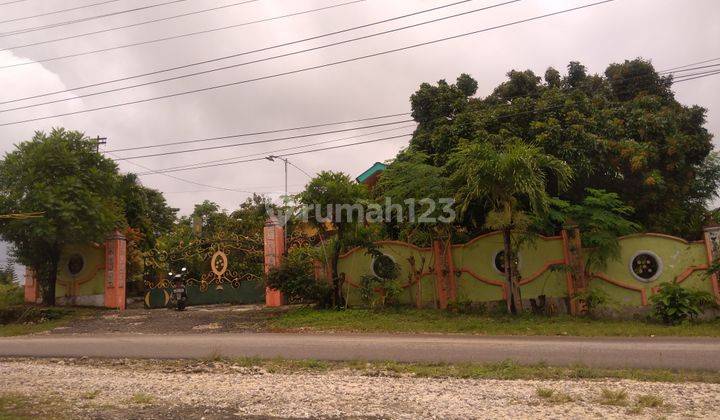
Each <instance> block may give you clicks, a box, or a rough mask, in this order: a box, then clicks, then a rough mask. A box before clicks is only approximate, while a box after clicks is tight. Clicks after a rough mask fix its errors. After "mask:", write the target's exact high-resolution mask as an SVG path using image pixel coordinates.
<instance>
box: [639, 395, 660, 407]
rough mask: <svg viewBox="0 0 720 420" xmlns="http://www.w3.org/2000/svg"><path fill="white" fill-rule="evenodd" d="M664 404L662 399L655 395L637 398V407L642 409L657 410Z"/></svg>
mask: <svg viewBox="0 0 720 420" xmlns="http://www.w3.org/2000/svg"><path fill="white" fill-rule="evenodd" d="M664 403H665V402H664V401H663V399H662V397H658V396H657V395H650V394H646V395H640V396H638V397H637V405H638V406H640V407H644V408H658V407H662V406H663V404H664Z"/></svg>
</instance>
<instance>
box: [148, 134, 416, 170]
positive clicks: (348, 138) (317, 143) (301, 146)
mask: <svg viewBox="0 0 720 420" xmlns="http://www.w3.org/2000/svg"><path fill="white" fill-rule="evenodd" d="M414 126H415V125H414V124H412V125H404V126H401V127H395V128H389V129H385V130H377V131H372V132H370V133H364V134H360V135H355V136H350V137H342V138H339V139H333V140H325V141H320V142H316V143H310V144H303V145H300V146H292V147H286V148H282V149H275V150H267V151H263V152H258V153H251V154H249V155H242V156H233V157H229V158H223V159H213V160H206V161H202V162H196V163H191V164H187V165H179V166H171V167H168V168H162V169H158V170H159V171H165V170H170V169H185V168H188V169H192V168H193V167H196V166H203V165H208V164H211V163H220V162H227V161H230V160H237V159H245V158H249V157H254V156H263V157H266V156H268V155H270V154H273V153H280V152H286V151H288V150H297V149H302V148H305V147H314V146H320V145H323V144H330V143H337V142H340V141H345V140H352V139H357V138H361V137H365V136H371V135H375V134H380V133H387V132H389V131H396V130H401V129H405V128H413V127H414ZM298 169H299V168H298ZM138 175H146V174H145V173H140V174H138Z"/></svg>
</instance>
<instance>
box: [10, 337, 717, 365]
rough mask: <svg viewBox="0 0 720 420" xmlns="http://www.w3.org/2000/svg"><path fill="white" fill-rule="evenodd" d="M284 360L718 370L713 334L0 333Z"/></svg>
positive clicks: (37, 341)
mask: <svg viewBox="0 0 720 420" xmlns="http://www.w3.org/2000/svg"><path fill="white" fill-rule="evenodd" d="M212 355H222V356H226V357H241V356H245V357H263V358H272V357H284V358H290V359H321V360H396V361H402V362H497V361H502V360H507V359H511V360H514V361H516V362H519V363H525V364H529V363H540V362H544V363H547V364H550V365H572V364H582V365H586V366H593V367H617V368H673V369H710V370H720V357H719V356H720V339H703V338H576V337H467V336H452V335H379V334H362V335H361V334H274V333H267V334H266V333H243V334H193V335H147V334H142V335H139V334H136V335H118V334H105V335H67V336H63V335H55V336H26V337H11V338H0V356H5V357H7V356H29V357H82V356H87V357H108V358H120V357H128V358H157V359H183V358H202V357H208V356H212Z"/></svg>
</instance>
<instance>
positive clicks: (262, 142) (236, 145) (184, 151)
mask: <svg viewBox="0 0 720 420" xmlns="http://www.w3.org/2000/svg"><path fill="white" fill-rule="evenodd" d="M411 121H413V120H404V121H397V122H389V123H380V124H372V125H366V126H362V127H351V128H342V129H338V130H330V131H323V132H320V133H310V134H298V135H295V136H286V137H276V138H272V139H265V140H254V141H248V142H244V143H232V144H223V145H220V146H210V147H198V148H195V149H183V150H173V151H170V152H161V153H151V154H147V155H137V156H129V157H122V158H117V159H115V160H116V161H120V160H130V159H142V158H149V157H157V156H168V155H177V154H181V153H191V152H201V151H206V150H217V149H227V148H230V147H240V146H247V145H251V144H264V143H273V142H277V141H284V140H293V139H299V138H305V137H315V136H322V135H325V134H334V133H345V132H348V131H357V130H362V129H365V128H375V127H386V126H388V125H395V124H400V123H406V122H411Z"/></svg>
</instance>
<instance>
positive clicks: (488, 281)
mask: <svg viewBox="0 0 720 420" xmlns="http://www.w3.org/2000/svg"><path fill="white" fill-rule="evenodd" d="M460 272H462V273H467V274H468V275H470V276H471V277H473V278H475V279H476V280H479V281H481V282H483V283H486V284H489V285H491V286H497V287H501V288H502V289H503V299H507V292H508V291H507V284H505V283H503V282H499V281H495V280H491V279H489V278H487V277H483V276H481V275H479V274H477V273H476V272H474V271H472V270H470V269H468V268H462V269H460Z"/></svg>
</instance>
